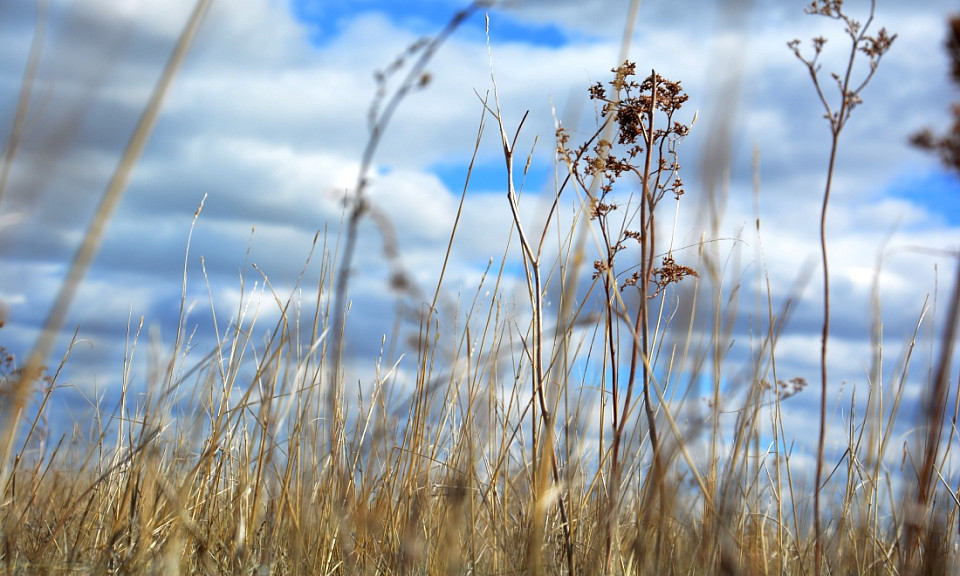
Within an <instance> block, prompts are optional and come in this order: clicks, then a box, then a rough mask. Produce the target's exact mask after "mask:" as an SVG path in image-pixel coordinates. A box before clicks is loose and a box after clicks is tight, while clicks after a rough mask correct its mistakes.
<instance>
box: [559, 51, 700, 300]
mask: <svg viewBox="0 0 960 576" xmlns="http://www.w3.org/2000/svg"><path fill="white" fill-rule="evenodd" d="M612 72H613V73H614V78H613V80H611V81H610V82H608V84H609V89H608V88H607V87H606V86H604V85H603V84H602V83H600V82H597V83H596V84H595V85H594V86H591V87H590V88H589V93H590V98H591V99H592V100H595V101H598V102H601V103H602V106H601V107H600V110H599V114H600V119H601V126H603V125H605V124H606V123H608V122H613V123H615V128H616V131H615V135H614V137H613V138H612V141H610V140H605V139H603V138H599V136H597V137H595V138H592V139H590V140H588V141H587V142H585V143H584V144H583V145H582V146H581V147H580V148H579V149H578V150H576V151H575V152H571V151H569V150H568V149H567V148H566V143H567V142H568V140H569V137H568V135H567V134H566V133H564V132H563V131H562V130H561V131H560V133H559V134H558V142H559V143H560V153H561V155H562V156H563V157H565V158H566V159H567V160H568V161H569V162H570V164H571V165H572V166H573V167H574V170H573V174H574V176H575V178H577V180H578V183H579V184H580V186H581V187H582V189H583V190H585V191H587V193H588V203H589V210H588V213H589V216H590V218H591V219H593V220H597V221H599V222H600V228H601V231H602V234H603V235H604V238H605V240H606V242H607V247H608V248H607V253H606V254H605V256H604V258H601V259H599V260H597V261H595V262H594V278H600V277H601V276H604V275H606V274H607V273H608V271H612V270H613V261H614V257H615V255H616V254H617V253H619V252H621V251H622V250H624V249H625V248H626V247H627V243H628V241H633V242H636V243H637V244H640V245H641V246H642V245H644V242H646V241H648V240H649V243H647V244H646V247H647V248H648V249H649V250H644V251H643V252H644V256H643V257H645V258H646V260H647V264H648V266H641V267H640V268H641V269H642V271H634V272H633V273H631V274H630V275H629V276H628V277H627V278H625V279H623V280H622V281H621V282H619V285H620V289H621V290H622V289H623V288H625V287H627V286H640V285H642V284H643V283H642V282H640V280H641V278H642V277H644V276H646V278H647V283H648V284H649V285H651V286H653V287H654V290H653V292H652V293H650V294H648V297H651V298H652V297H654V296H656V295H657V294H659V293H660V291H661V290H662V289H663V288H664V287H666V286H667V285H668V284H671V283H674V282H679V281H680V280H681V279H682V278H683V277H684V276H687V275H693V276H696V275H697V273H696V271H695V270H693V269H692V268H689V267H687V266H679V265H677V264H676V262H675V261H674V259H673V256H672V255H667V256H665V257H664V258H663V265H662V266H660V267H658V268H655V267H654V266H653V257H654V252H653V247H654V242H653V240H654V238H655V231H654V228H653V227H654V213H655V210H656V207H657V204H658V203H659V202H660V200H661V199H662V198H663V197H664V195H666V194H667V193H668V192H669V193H670V194H671V195H672V196H673V197H674V198H675V199H677V200H679V198H680V197H681V196H682V195H683V193H684V189H683V181H682V180H681V179H680V176H679V171H680V164H679V163H678V162H677V154H676V146H677V143H679V142H680V140H682V139H683V138H684V137H685V136H686V135H687V134H688V133H689V131H690V128H689V126H687V125H685V124H682V123H680V122H678V121H675V120H674V118H673V117H674V114H675V113H676V112H677V111H678V110H680V108H681V107H682V106H683V104H684V102H686V101H687V99H688V96H687V94H686V93H685V92H684V91H683V87H682V86H681V85H680V83H679V82H673V81H670V80H667V79H666V78H664V77H662V76H660V75H659V74H656V73H655V72H652V73H651V74H650V75H649V76H648V77H647V78H645V79H644V80H643V81H641V82H638V81H636V80H634V79H633V78H634V77H635V75H636V64H635V63H633V62H629V61H627V62H624V63H623V64H622V65H621V66H619V67H618V68H615V69H613V70H612ZM599 133H600V131H598V133H597V134H598V135H599ZM624 174H633V175H635V176H636V177H637V178H638V179H639V182H640V185H641V189H642V191H643V194H642V197H641V200H640V218H639V222H638V224H639V229H623V230H622V231H620V233H618V234H614V233H613V232H611V230H612V228H613V227H612V225H611V222H609V221H608V218H609V217H610V215H611V214H612V213H614V212H616V211H618V210H620V209H621V204H620V203H618V202H615V201H613V200H612V198H611V197H612V193H613V191H614V188H615V185H616V184H617V182H618V181H620V179H621V178H622V177H623V175H624ZM594 179H595V180H596V181H597V182H598V185H597V186H596V187H595V188H596V190H598V192H597V193H596V194H593V193H590V190H591V189H592V187H591V186H590V184H589V182H590V181H592V180H594ZM630 206H631V207H634V208H635V206H634V205H633V203H631V204H630Z"/></svg>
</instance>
